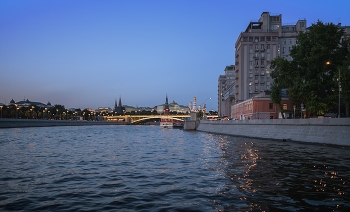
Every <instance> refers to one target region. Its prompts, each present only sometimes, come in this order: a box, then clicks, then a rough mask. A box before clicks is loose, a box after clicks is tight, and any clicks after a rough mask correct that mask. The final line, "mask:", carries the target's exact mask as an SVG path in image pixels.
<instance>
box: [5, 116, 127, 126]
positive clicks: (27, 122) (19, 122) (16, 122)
mask: <svg viewBox="0 0 350 212" xmlns="http://www.w3.org/2000/svg"><path fill="white" fill-rule="evenodd" d="M122 124H127V123H126V122H112V121H73V120H41V119H5V118H0V128H18V127H53V126H88V125H122Z"/></svg>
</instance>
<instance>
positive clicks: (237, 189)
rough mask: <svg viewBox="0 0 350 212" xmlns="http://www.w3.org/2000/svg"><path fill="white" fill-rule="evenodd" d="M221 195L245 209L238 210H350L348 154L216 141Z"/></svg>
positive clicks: (330, 149) (243, 140)
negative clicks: (222, 182) (222, 176)
mask: <svg viewBox="0 0 350 212" xmlns="http://www.w3.org/2000/svg"><path fill="white" fill-rule="evenodd" d="M217 146H218V147H219V148H220V149H221V150H222V160H224V161H225V162H223V163H221V164H225V167H226V168H224V169H223V170H224V172H225V174H226V175H227V177H228V178H229V179H230V182H231V183H230V184H227V185H226V186H225V190H224V191H225V194H226V195H230V196H231V197H232V198H239V199H240V200H242V201H243V202H244V203H245V204H242V205H241V206H239V207H238V206H237V205H229V206H227V208H235V209H238V210H250V211H255V210H272V211H273V210H287V211H296V210H307V209H310V208H312V209H313V210H319V211H324V210H327V211H332V210H334V211H346V210H350V199H349V195H346V194H349V192H350V190H349V186H348V181H349V179H350V172H349V170H348V168H347V165H346V164H348V163H349V161H350V157H349V150H344V149H341V148H334V147H325V146H320V145H308V144H299V143H287V142H280V141H269V140H256V139H249V138H239V137H228V136H220V137H219V138H218V139H217Z"/></svg>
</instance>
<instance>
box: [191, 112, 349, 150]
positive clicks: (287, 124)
mask: <svg viewBox="0 0 350 212" xmlns="http://www.w3.org/2000/svg"><path fill="white" fill-rule="evenodd" d="M197 130H198V131H203V132H209V133H216V134H224V135H234V136H247V137H256V138H266V139H280V140H287V141H288V140H292V141H302V142H310V143H324V144H332V145H341V146H350V118H341V119H331V118H314V119H258V120H228V121H225V120H220V121H210V120H201V121H200V124H199V126H198V128H197Z"/></svg>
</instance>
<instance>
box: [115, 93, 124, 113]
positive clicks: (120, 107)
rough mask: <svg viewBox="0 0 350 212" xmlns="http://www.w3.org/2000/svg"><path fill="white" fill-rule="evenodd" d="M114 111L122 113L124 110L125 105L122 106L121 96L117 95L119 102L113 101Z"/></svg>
mask: <svg viewBox="0 0 350 212" xmlns="http://www.w3.org/2000/svg"><path fill="white" fill-rule="evenodd" d="M114 112H116V113H119V114H123V113H125V112H126V110H125V107H123V106H122V98H121V97H119V102H118V105H117V101H115V102H114Z"/></svg>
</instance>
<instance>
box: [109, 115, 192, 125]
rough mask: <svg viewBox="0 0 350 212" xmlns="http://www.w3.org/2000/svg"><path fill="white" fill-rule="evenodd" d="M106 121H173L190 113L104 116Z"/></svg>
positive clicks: (134, 122) (181, 118)
mask: <svg viewBox="0 0 350 212" xmlns="http://www.w3.org/2000/svg"><path fill="white" fill-rule="evenodd" d="M103 118H104V119H105V120H107V121H126V120H128V119H130V123H131V124H138V123H145V122H150V121H153V120H160V119H162V118H164V119H165V118H166V119H172V120H175V121H180V122H183V121H185V119H186V118H190V115H125V116H122V115H120V116H104V117H103Z"/></svg>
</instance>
